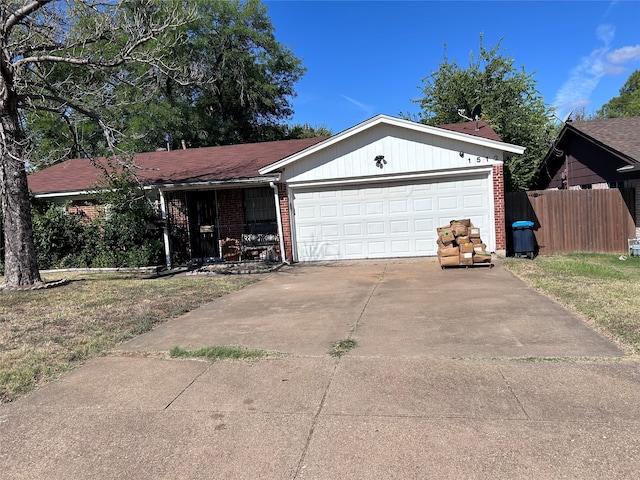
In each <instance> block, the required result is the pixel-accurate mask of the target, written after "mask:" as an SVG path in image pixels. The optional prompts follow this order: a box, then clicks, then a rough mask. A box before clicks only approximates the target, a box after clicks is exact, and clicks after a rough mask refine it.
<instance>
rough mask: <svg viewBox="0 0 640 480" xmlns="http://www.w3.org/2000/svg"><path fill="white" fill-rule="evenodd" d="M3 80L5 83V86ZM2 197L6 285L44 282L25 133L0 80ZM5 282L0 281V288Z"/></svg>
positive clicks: (14, 285) (9, 96)
mask: <svg viewBox="0 0 640 480" xmlns="http://www.w3.org/2000/svg"><path fill="white" fill-rule="evenodd" d="M3 83H4V85H2V84H3ZM0 86H1V87H5V88H4V89H0V91H2V90H4V91H3V92H2V98H0V200H1V205H2V224H3V227H4V255H5V257H4V285H5V286H9V287H19V286H27V285H34V284H36V283H41V282H42V279H41V278H40V272H39V271H38V265H37V257H36V249H35V245H34V243H33V226H32V222H31V205H30V202H29V187H28V185H27V173H26V170H25V164H24V159H23V154H24V144H23V140H24V136H23V134H22V130H21V128H20V122H19V118H18V110H17V108H16V105H17V104H16V99H15V98H12V97H13V96H14V95H12V92H11V89H10V88H7V86H8V85H7V83H6V82H2V80H0ZM1 286H2V284H0V287H1Z"/></svg>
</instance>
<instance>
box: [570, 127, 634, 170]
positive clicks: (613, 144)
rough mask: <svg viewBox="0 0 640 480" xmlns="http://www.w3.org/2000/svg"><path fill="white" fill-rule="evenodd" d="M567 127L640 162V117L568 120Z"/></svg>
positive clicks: (631, 159) (629, 158) (632, 160)
mask: <svg viewBox="0 0 640 480" xmlns="http://www.w3.org/2000/svg"><path fill="white" fill-rule="evenodd" d="M565 128H566V129H567V130H575V131H577V132H579V133H581V134H583V135H584V136H587V137H589V138H590V139H591V140H593V141H594V142H595V143H598V144H600V145H602V146H606V147H609V148H610V149H613V150H615V151H616V152H618V153H619V154H621V155H622V156H624V157H627V159H628V160H630V161H631V162H632V163H635V162H640V117H626V118H603V119H597V120H586V121H581V122H568V123H566V124H565Z"/></svg>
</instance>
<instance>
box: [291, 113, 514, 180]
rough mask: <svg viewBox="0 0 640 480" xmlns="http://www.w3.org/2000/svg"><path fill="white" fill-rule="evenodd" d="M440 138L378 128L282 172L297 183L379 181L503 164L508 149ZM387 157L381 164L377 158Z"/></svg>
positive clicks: (334, 145) (340, 143)
mask: <svg viewBox="0 0 640 480" xmlns="http://www.w3.org/2000/svg"><path fill="white" fill-rule="evenodd" d="M458 137H462V139H460V138H450V137H444V136H436V135H433V134H430V133H425V132H420V131H414V130H409V129H406V128H402V127H399V126H395V125H388V124H384V123H383V124H378V125H375V126H373V127H371V128H369V129H366V130H363V131H361V132H358V133H357V134H355V135H353V136H349V137H347V138H344V139H342V140H340V141H338V142H335V143H333V144H332V145H327V146H325V147H324V148H320V149H318V150H316V151H315V152H311V153H309V154H307V155H305V156H302V157H301V158H299V159H298V160H297V161H295V162H291V163H289V164H288V165H286V166H284V167H283V168H282V180H284V181H286V182H287V183H288V184H290V185H293V184H297V183H308V182H318V181H324V180H335V181H340V180H347V179H373V178H376V177H380V178H385V177H389V176H398V175H411V174H430V173H432V174H437V173H441V174H442V175H446V173H447V171H459V170H461V169H462V170H467V169H468V170H473V169H477V168H479V167H480V168H487V167H489V168H490V167H492V166H493V165H496V164H500V163H502V160H503V150H502V149H500V148H498V146H499V145H500V143H499V142H494V143H496V147H495V148H491V147H490V146H486V145H478V144H475V143H470V142H467V141H464V137H467V135H458ZM379 156H383V157H384V162H386V163H384V162H381V163H377V162H376V158H377V157H379Z"/></svg>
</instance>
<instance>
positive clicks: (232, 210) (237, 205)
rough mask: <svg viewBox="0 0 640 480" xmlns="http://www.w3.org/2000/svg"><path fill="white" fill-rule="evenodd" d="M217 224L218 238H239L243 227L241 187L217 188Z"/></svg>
mask: <svg viewBox="0 0 640 480" xmlns="http://www.w3.org/2000/svg"><path fill="white" fill-rule="evenodd" d="M216 195H217V200H218V202H217V203H218V212H217V214H218V225H219V231H220V238H235V239H241V238H242V234H243V233H244V229H245V226H244V224H245V217H244V195H243V193H242V190H241V189H238V188H234V189H231V190H218V191H217V192H216Z"/></svg>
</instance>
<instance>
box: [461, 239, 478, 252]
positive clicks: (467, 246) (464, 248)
mask: <svg viewBox="0 0 640 480" xmlns="http://www.w3.org/2000/svg"><path fill="white" fill-rule="evenodd" d="M458 248H459V249H460V253H473V252H474V251H475V248H474V246H473V243H471V242H467V243H459V244H458Z"/></svg>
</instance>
